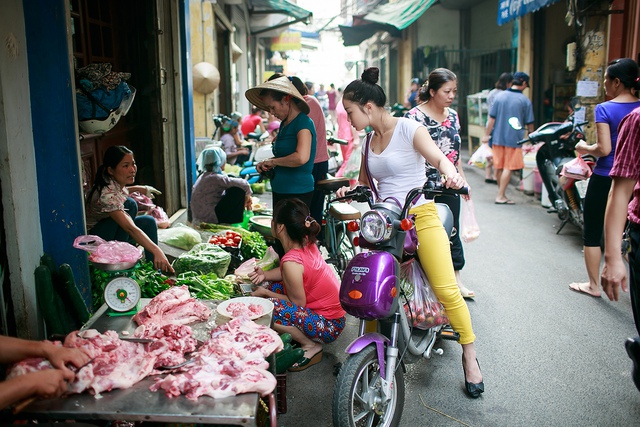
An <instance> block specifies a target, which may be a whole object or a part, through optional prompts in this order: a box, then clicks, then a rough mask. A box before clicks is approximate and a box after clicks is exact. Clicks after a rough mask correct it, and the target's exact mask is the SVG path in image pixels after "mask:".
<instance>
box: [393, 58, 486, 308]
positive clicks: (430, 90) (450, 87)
mask: <svg viewBox="0 0 640 427" xmlns="http://www.w3.org/2000/svg"><path fill="white" fill-rule="evenodd" d="M457 92H458V79H457V77H456V75H455V74H454V73H453V72H452V71H450V70H448V69H446V68H436V69H435V70H433V71H432V72H431V74H429V78H428V80H427V81H425V82H424V84H423V85H422V87H421V88H420V91H419V93H418V99H419V104H418V105H417V106H416V107H414V108H412V109H411V110H409V111H408V112H407V113H406V114H405V117H407V118H409V119H413V120H415V121H417V122H420V123H422V124H423V125H424V126H426V128H427V129H428V130H429V134H430V135H431V138H432V139H433V140H434V142H435V143H436V145H437V146H438V147H439V148H440V150H441V151H442V152H443V153H444V154H445V156H447V158H448V159H449V160H451V163H453V164H454V165H455V166H456V168H457V169H458V172H459V173H460V175H461V176H462V177H463V178H465V176H464V172H463V170H462V167H461V165H460V142H461V140H460V122H459V121H458V113H456V111H455V110H453V109H452V108H449V106H450V105H451V103H453V100H454V99H455V97H456V94H457ZM426 176H427V179H429V180H440V173H439V172H438V170H437V169H436V168H435V167H433V166H432V165H430V164H429V162H427V163H426ZM465 181H466V178H465ZM466 185H468V184H466ZM463 197H468V196H463ZM438 202H441V203H446V204H447V205H448V206H449V208H450V209H451V212H452V213H453V218H454V226H455V227H456V230H460V196H458V195H457V194H456V195H442V196H439V197H438ZM451 258H452V260H453V268H454V270H455V273H456V280H457V282H458V287H459V288H460V293H461V294H462V296H463V297H465V298H474V297H475V293H474V292H473V291H471V290H469V289H467V288H466V287H465V286H464V285H463V284H462V282H461V281H460V270H462V267H464V263H465V260H464V250H463V249H462V242H461V241H460V233H456V234H454V235H453V236H452V237H451Z"/></svg>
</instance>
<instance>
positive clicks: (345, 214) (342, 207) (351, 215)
mask: <svg viewBox="0 0 640 427" xmlns="http://www.w3.org/2000/svg"><path fill="white" fill-rule="evenodd" d="M329 214H330V215H331V216H332V217H334V218H335V219H337V220H338V221H351V220H354V219H360V211H359V210H358V209H356V208H354V207H353V206H351V205H350V204H348V203H332V204H331V207H330V208H329Z"/></svg>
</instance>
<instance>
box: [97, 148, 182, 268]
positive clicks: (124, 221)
mask: <svg viewBox="0 0 640 427" xmlns="http://www.w3.org/2000/svg"><path fill="white" fill-rule="evenodd" d="M137 171H138V166H137V165H136V162H135V160H134V158H133V152H132V151H131V150H129V149H128V148H127V147H125V146H122V145H114V146H111V147H109V148H108V149H107V151H105V153H104V156H103V159H102V165H100V167H99V168H98V171H97V172H96V176H95V180H94V184H93V187H92V188H91V191H90V192H89V194H88V195H87V201H86V216H87V218H86V220H87V230H88V234H93V235H96V236H100V237H101V238H103V239H104V240H107V241H108V240H118V241H121V242H128V243H134V242H135V243H138V244H139V245H140V246H142V247H143V248H144V253H145V259H146V260H147V261H151V262H153V267H154V268H156V269H161V270H163V271H169V272H171V273H173V268H172V267H171V264H170V263H169V261H168V260H167V257H166V256H165V254H164V252H162V249H160V247H159V246H158V224H157V223H156V220H155V219H154V218H153V217H152V216H151V215H138V205H137V203H136V202H135V201H134V200H133V199H132V198H131V197H129V192H130V191H131V192H135V191H138V192H140V193H145V194H147V195H152V194H153V193H158V194H159V193H160V192H159V191H158V190H156V189H155V188H153V187H150V186H148V185H132V184H133V183H134V181H135V179H136V173H137Z"/></svg>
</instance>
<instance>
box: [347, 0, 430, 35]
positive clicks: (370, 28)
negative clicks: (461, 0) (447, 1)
mask: <svg viewBox="0 0 640 427" xmlns="http://www.w3.org/2000/svg"><path fill="white" fill-rule="evenodd" d="M435 2H436V0H398V1H396V2H393V3H385V4H383V5H380V6H377V7H376V8H374V9H373V10H372V11H371V12H369V13H367V14H366V15H364V16H362V17H361V19H357V20H356V19H354V25H352V26H347V25H340V26H339V27H340V31H341V32H342V39H343V40H344V43H343V44H344V45H345V46H355V45H358V44H360V43H362V42H363V41H364V40H366V39H368V38H369V37H371V36H372V35H374V34H375V33H377V32H378V31H386V32H388V33H389V34H391V35H392V36H395V37H399V36H400V32H401V31H402V30H404V29H405V28H407V27H408V26H410V25H411V24H413V23H414V22H415V21H416V20H417V19H418V18H420V16H422V14H423V13H424V12H426V10H427V9H429V8H430V7H431V6H432V5H433V4H434V3H435Z"/></svg>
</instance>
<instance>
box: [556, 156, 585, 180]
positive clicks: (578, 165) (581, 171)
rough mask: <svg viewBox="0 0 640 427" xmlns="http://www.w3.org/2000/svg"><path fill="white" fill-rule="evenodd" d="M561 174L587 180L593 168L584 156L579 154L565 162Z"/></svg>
mask: <svg viewBox="0 0 640 427" xmlns="http://www.w3.org/2000/svg"><path fill="white" fill-rule="evenodd" d="M560 174H561V175H562V176H566V177H567V178H573V179H578V180H585V179H587V178H589V177H590V176H591V168H590V167H589V165H588V164H587V162H586V161H585V160H584V159H583V158H582V157H580V156H578V157H576V158H575V159H573V160H570V161H568V162H567V163H565V164H564V166H563V167H562V172H561V173H560Z"/></svg>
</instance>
